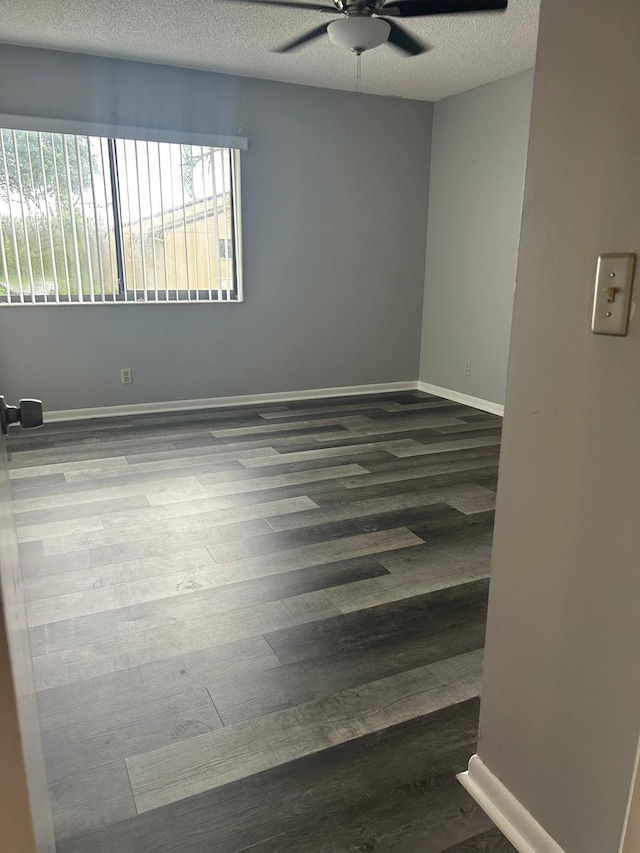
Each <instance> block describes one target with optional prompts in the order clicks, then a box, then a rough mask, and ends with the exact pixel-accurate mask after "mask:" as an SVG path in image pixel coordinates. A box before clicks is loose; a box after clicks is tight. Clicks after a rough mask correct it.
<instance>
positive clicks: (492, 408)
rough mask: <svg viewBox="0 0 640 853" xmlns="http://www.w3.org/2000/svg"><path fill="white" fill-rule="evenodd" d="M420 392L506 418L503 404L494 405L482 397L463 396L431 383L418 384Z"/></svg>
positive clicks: (458, 392)
mask: <svg viewBox="0 0 640 853" xmlns="http://www.w3.org/2000/svg"><path fill="white" fill-rule="evenodd" d="M417 388H418V391H424V392H425V394H435V395H436V396H437V397H444V398H445V400H453V402H454V403H464V405H465V406H471V408H472V409H482V411H483V412H490V413H491V414H492V415H500V417H503V416H504V406H503V405H502V404H501V403H492V402H491V400H483V399H482V398H481V397H472V396H471V395H470V394H462V393H461V392H460V391H451V390H450V389H449V388H441V387H440V386H439V385H432V384H431V383H430V382H418V384H417Z"/></svg>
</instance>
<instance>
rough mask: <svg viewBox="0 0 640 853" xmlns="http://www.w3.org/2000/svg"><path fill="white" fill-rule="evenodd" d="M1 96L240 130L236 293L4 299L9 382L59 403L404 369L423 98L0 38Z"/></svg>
mask: <svg viewBox="0 0 640 853" xmlns="http://www.w3.org/2000/svg"><path fill="white" fill-rule="evenodd" d="M0 113H8V114H22V115H30V116H47V117H54V118H65V119H76V120H88V121H110V122H117V123H121V124H125V125H138V126H141V127H161V128H180V129H184V128H189V129H193V130H197V131H211V132H218V133H238V132H240V133H242V134H244V135H246V136H247V137H248V138H249V150H248V151H247V152H246V153H244V154H243V155H242V202H243V223H244V228H243V233H244V268H245V299H246V301H245V303H244V304H241V305H230V306H220V305H198V306H137V305H134V306H128V307H123V306H115V307H113V306H109V307H107V306H99V307H97V308H96V307H93V308H92V307H81V306H63V307H51V306H46V307H37V306H36V307H33V306H28V307H19V308H4V309H1V308H0V382H1V385H2V393H4V394H5V395H6V396H8V397H9V398H11V399H15V398H17V397H19V396H20V395H22V396H38V397H42V398H43V399H44V401H45V404H46V406H47V407H48V408H49V409H56V410H58V409H70V408H80V407H90V406H107V405H118V404H126V403H137V402H150V401H162V400H179V399H193V398H202V397H215V396H221V395H222V396H225V395H236V394H251V393H260V392H271V391H291V390H298V389H307V388H322V387H327V386H339V385H352V384H365V383H371V382H374V383H377V382H390V381H396V380H400V381H402V380H410V379H415V378H416V375H417V372H418V360H419V347H420V315H421V310H422V299H423V283H424V240H425V237H424V235H425V233H426V226H427V199H428V179H429V142H430V138H431V117H432V105H430V104H426V103H419V102H415V101H402V100H399V99H392V98H379V97H373V96H366V95H360V97H359V98H356V96H355V95H352V94H349V93H345V92H334V91H328V90H322V89H317V88H306V87H302V86H292V85H287V84H281V83H271V82H266V81H261V80H251V79H246V78H233V77H228V76H223V75H216V74H211V73H206V72H198V71H190V70H185V69H177V68H168V67H164V66H160V65H148V64H143V63H133V62H124V61H119V60H109V59H102V58H97V57H88V56H83V55H81V54H70V53H61V52H53V51H41V50H33V49H26V48H19V47H11V46H7V45H3V46H2V49H1V50H0ZM122 367H131V368H132V369H133V375H134V383H133V385H130V386H122V385H121V384H120V368H122Z"/></svg>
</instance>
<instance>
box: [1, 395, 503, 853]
mask: <svg viewBox="0 0 640 853" xmlns="http://www.w3.org/2000/svg"><path fill="white" fill-rule="evenodd" d="M500 426H501V423H500V419H499V418H497V417H495V416H492V415H488V414H485V413H483V412H478V411H477V410H474V409H470V408H467V407H465V406H461V405H459V404H457V403H451V402H449V401H447V400H443V399H440V398H437V397H432V396H430V395H427V394H420V393H414V392H407V393H401V394H395V395H377V396H367V397H357V398H346V397H345V398H336V399H329V400H311V401H304V402H296V403H292V404H288V405H272V406H262V407H247V408H240V409H218V410H209V411H197V412H189V413H180V414H175V415H173V414H166V415H157V414H156V415H141V416H136V417H132V418H113V419H95V420H88V421H78V422H74V423H67V424H51V425H46V426H45V427H44V428H43V429H42V430H39V431H37V432H31V433H29V432H22V433H19V432H14V433H12V435H11V438H10V450H11V454H12V460H11V466H12V482H13V494H14V509H15V512H16V522H17V525H18V532H19V538H20V551H21V559H22V567H23V575H24V584H25V595H26V599H27V606H28V616H29V624H30V631H31V643H32V653H33V659H34V669H35V674H36V680H37V688H38V691H39V713H40V718H41V726H42V731H43V740H44V748H45V755H46V761H47V773H48V778H49V786H50V789H51V795H52V800H53V809H54V822H55V828H56V840H57V850H58V853H88V851H91V853H134V851H135V853H172V851H181V853H214V851H215V853H241V851H243V853H276V851H277V853H294V851H295V853H358V851H385V852H386V851H389V853H445V851H448V853H513V848H512V847H511V845H509V843H508V842H507V841H506V840H505V839H504V838H503V837H502V836H501V835H500V833H499V832H498V831H497V830H496V829H495V828H494V827H492V825H491V823H490V821H489V820H488V818H487V817H486V816H485V815H484V814H483V813H482V812H481V811H480V810H479V809H478V807H477V806H476V805H475V803H474V802H473V801H472V800H471V799H470V798H469V797H468V795H467V794H466V792H465V791H464V790H463V789H462V788H461V786H460V785H459V784H458V783H457V782H456V780H455V773H456V772H459V771H460V770H462V769H464V767H465V766H466V763H467V761H468V758H469V756H470V755H471V754H472V753H473V752H474V750H475V738H476V729H477V717H478V706H479V695H480V688H481V676H482V649H483V645H484V630H485V619H486V603H487V589H488V571H489V561H490V548H491V537H492V527H493V508H494V502H495V488H496V480H497V465H498V452H499V441H500Z"/></svg>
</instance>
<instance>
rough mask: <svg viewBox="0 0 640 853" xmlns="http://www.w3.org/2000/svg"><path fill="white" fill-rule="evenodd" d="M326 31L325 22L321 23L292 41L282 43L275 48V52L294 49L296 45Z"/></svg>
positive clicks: (285, 51)
mask: <svg viewBox="0 0 640 853" xmlns="http://www.w3.org/2000/svg"><path fill="white" fill-rule="evenodd" d="M326 32H327V24H322V25H321V26H319V27H316V28H315V30H309V32H308V33H305V34H304V35H303V36H300V37H299V38H297V39H294V40H293V41H290V42H287V44H283V45H282V47H279V48H277V50H276V51H275V52H276V53H287V51H289V50H295V49H296V48H297V47H300V46H301V45H303V44H306V43H307V42H309V41H313V40H314V39H317V38H320V36H323V35H325V34H326Z"/></svg>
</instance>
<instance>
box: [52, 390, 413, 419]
mask: <svg viewBox="0 0 640 853" xmlns="http://www.w3.org/2000/svg"><path fill="white" fill-rule="evenodd" d="M415 390H416V383H415V381H412V382H384V383H378V384H372V385H343V386H340V387H338V388H312V389H309V390H306V391H276V392H274V393H269V394H242V395H239V396H236V397H205V398H204V399H201V400H167V401H166V402H160V403H131V404H129V405H124V406H98V407H96V408H92V409H61V410H59V411H53V412H45V423H48V424H50V423H56V422H57V421H79V420H87V419H88V418H110V417H118V416H127V415H140V414H146V413H151V414H153V413H156V412H158V413H160V412H181V411H185V410H191V409H218V408H222V407H223V406H255V405H259V404H265V403H288V402H293V401H294V400H313V399H316V398H317V399H322V398H323V397H351V396H354V397H355V396H358V395H360V394H393V393H395V392H397V391H415Z"/></svg>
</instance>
